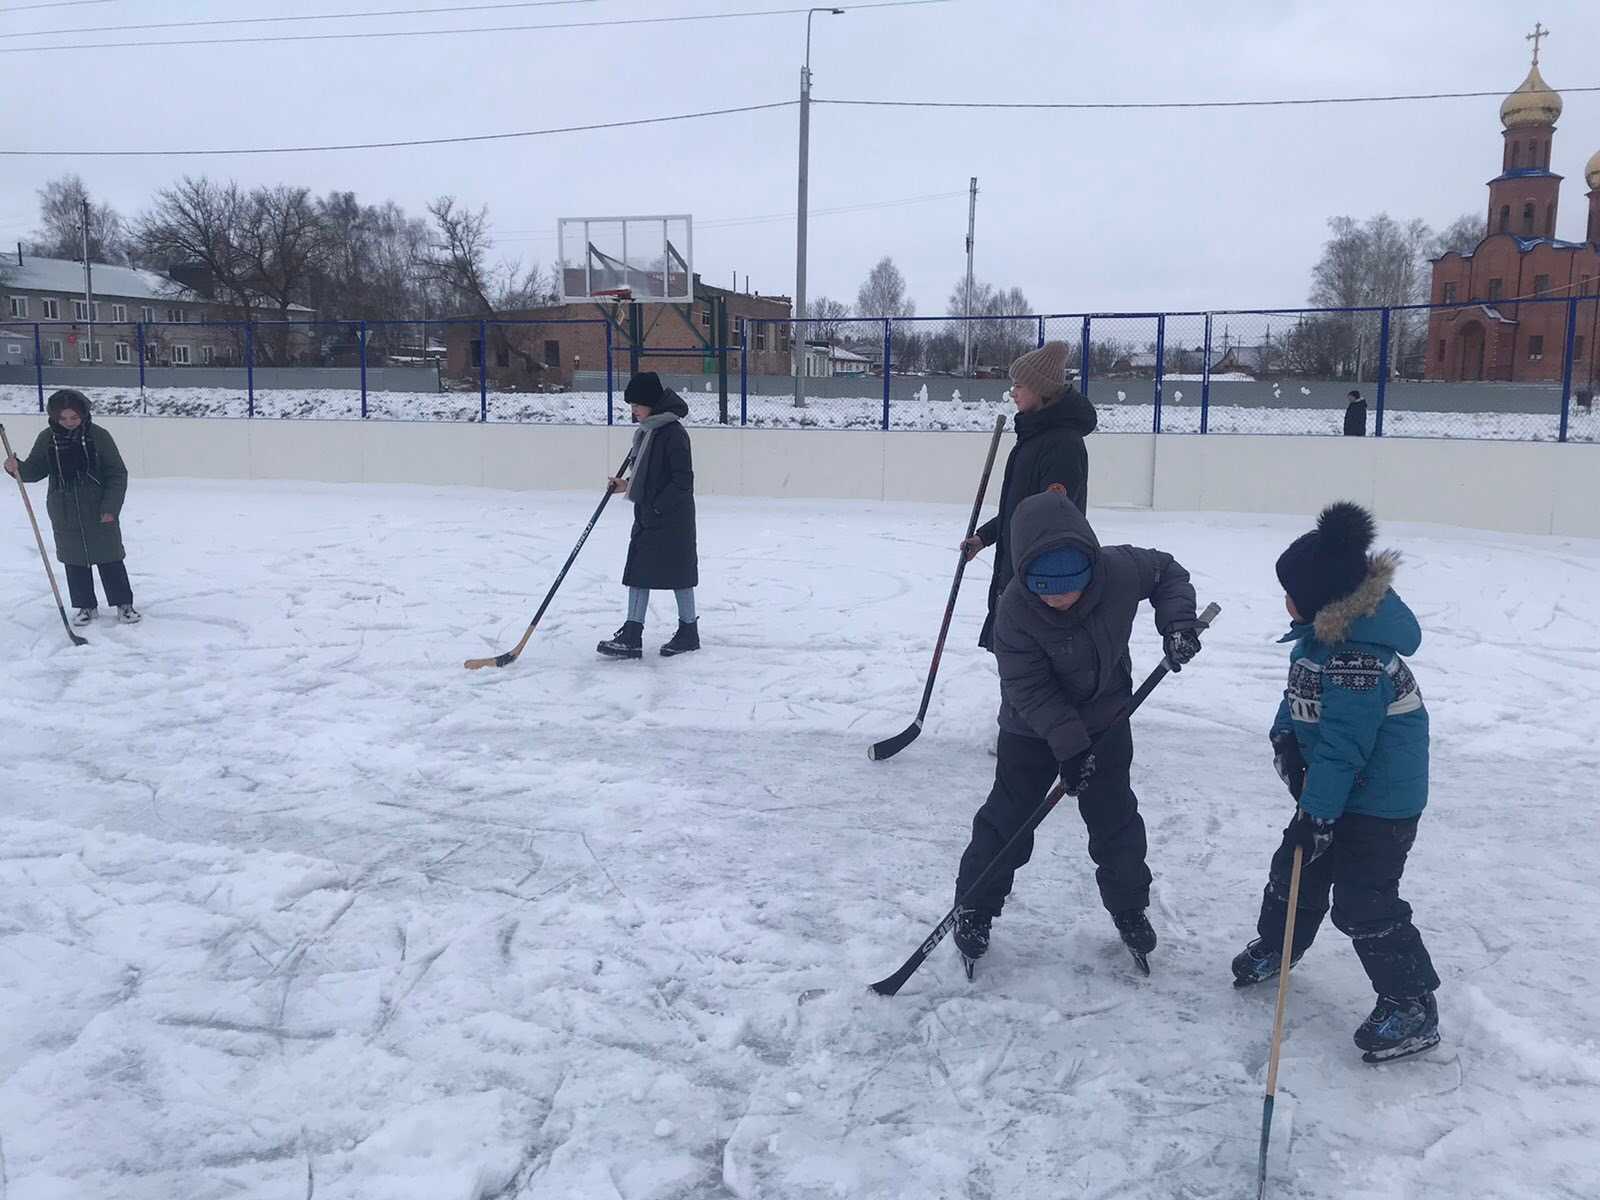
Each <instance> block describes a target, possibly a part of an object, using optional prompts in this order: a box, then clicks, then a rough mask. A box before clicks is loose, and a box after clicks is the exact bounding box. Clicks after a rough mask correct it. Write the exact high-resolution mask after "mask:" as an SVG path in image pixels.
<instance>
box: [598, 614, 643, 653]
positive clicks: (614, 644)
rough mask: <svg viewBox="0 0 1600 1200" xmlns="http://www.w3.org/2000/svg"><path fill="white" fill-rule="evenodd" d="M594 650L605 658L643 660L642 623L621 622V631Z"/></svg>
mask: <svg viewBox="0 0 1600 1200" xmlns="http://www.w3.org/2000/svg"><path fill="white" fill-rule="evenodd" d="M595 649H596V650H597V651H599V652H600V653H601V654H604V655H605V656H606V657H607V658H643V657H644V622H643V621H625V622H623V625H622V628H621V629H619V630H617V632H616V633H614V634H613V635H612V636H611V637H610V638H609V639H607V640H606V641H603V642H601V643H600V644H599V645H598V646H596V647H595Z"/></svg>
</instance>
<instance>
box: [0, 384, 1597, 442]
mask: <svg viewBox="0 0 1600 1200" xmlns="http://www.w3.org/2000/svg"><path fill="white" fill-rule="evenodd" d="M1179 382H1181V381H1179ZM1168 385H1169V386H1168V388H1167V391H1166V393H1165V400H1164V402H1163V404H1162V409H1161V428H1162V431H1163V432H1165V433H1199V432H1200V406H1199V399H1200V389H1199V388H1198V386H1191V387H1188V388H1184V387H1181V386H1174V385H1173V381H1171V380H1169V381H1168ZM879 386H880V387H881V386H882V385H881V384H880V385H879ZM1261 386H1262V389H1263V400H1264V401H1265V396H1266V395H1267V394H1268V393H1269V392H1270V393H1272V394H1274V395H1276V394H1277V393H1276V392H1273V385H1272V384H1269V383H1263V384H1262V385H1261ZM48 387H49V384H46V388H48ZM1149 388H1150V384H1149V383H1148V381H1130V380H1107V381H1105V382H1103V383H1101V384H1098V385H1096V386H1095V388H1094V400H1095V404H1096V407H1097V409H1098V411H1099V415H1100V429H1101V430H1102V431H1105V432H1109V433H1149V432H1150V431H1151V429H1152V428H1153V427H1154V422H1155V409H1154V406H1153V405H1151V404H1147V403H1146V404H1141V403H1138V402H1137V401H1136V400H1134V399H1132V398H1133V397H1135V396H1137V395H1148V393H1149ZM926 390H927V389H925V388H924V389H923V393H924V395H925V393H926ZM84 391H85V392H86V393H87V394H88V395H89V398H90V401H91V403H92V404H93V405H94V408H95V411H96V412H100V413H108V414H144V415H152V416H169V417H243V416H246V415H248V414H249V413H250V411H251V408H250V396H249V394H248V393H246V392H245V391H244V390H242V389H239V390H229V389H225V388H147V389H145V390H144V391H143V392H141V391H140V390H139V389H138V388H85V389H84ZM686 398H687V400H688V402H689V409H690V415H689V419H690V421H691V423H693V424H695V425H715V424H717V423H718V419H719V417H720V415H721V413H720V410H719V404H718V397H717V396H716V395H715V394H711V393H708V392H704V391H694V392H691V393H689V394H688V395H687V397H686ZM487 400H488V409H489V420H491V421H514V422H520V423H524V424H546V423H550V424H558V425H604V424H605V423H606V394H605V393H604V392H603V391H600V392H552V393H537V392H490V393H489V394H488V397H487ZM482 407H483V398H482V397H480V396H479V395H478V393H477V392H475V391H467V392H442V393H424V392H369V393H368V395H367V413H368V416H369V418H372V419H381V420H410V421H476V420H478V419H479V417H480V416H481V412H482ZM38 408H39V395H38V391H37V389H35V388H32V387H22V386H18V385H15V384H0V412H37V411H38ZM254 412H255V415H256V416H257V417H268V418H320V419H342V420H354V419H356V418H359V417H360V416H361V391H360V388H359V385H357V384H354V383H353V384H352V386H351V387H350V388H349V389H337V388H324V389H316V390H290V389H277V390H271V391H268V390H261V391H258V392H256V393H255V408H254ZM1002 412H1003V413H1006V414H1007V415H1014V414H1015V412H1016V409H1015V407H1014V406H1013V405H1012V404H1011V403H1010V401H1008V400H999V401H995V400H978V401H973V402H971V403H966V402H952V401H950V400H934V399H927V398H918V399H913V400H896V401H894V402H893V403H892V404H891V405H890V406H889V425H890V428H892V429H920V430H976V431H979V432H982V431H984V430H989V429H993V428H994V419H995V417H996V416H997V415H998V414H1000V413H1002ZM613 415H614V417H615V418H616V420H617V421H618V422H619V423H622V422H626V421H627V420H628V415H627V411H626V406H625V405H624V404H623V402H622V393H621V386H620V384H619V386H618V391H617V396H616V399H615V403H614V408H613ZM728 415H729V419H730V421H731V423H733V424H735V425H737V424H738V423H739V420H740V401H739V396H738V392H737V387H735V390H734V391H733V393H731V394H730V395H729V397H728ZM744 416H745V420H746V423H747V424H749V425H752V426H757V427H760V428H770V429H794V428H815V429H881V428H883V396H882V394H881V392H880V393H878V394H876V395H865V396H856V397H846V398H833V397H812V399H811V400H810V402H809V403H808V405H807V407H806V408H803V409H798V408H795V407H794V401H793V399H792V398H791V397H790V396H788V395H781V396H762V395H751V396H749V397H748V398H747V400H746V401H745V410H744ZM1568 425H1569V428H1568V432H1567V436H1568V437H1569V438H1570V439H1571V440H1572V441H1595V440H1597V439H1600V416H1597V415H1596V414H1595V413H1594V412H1592V411H1590V412H1585V411H1583V410H1582V409H1580V408H1578V407H1576V406H1574V407H1573V409H1572V412H1571V414H1570V418H1569V422H1568ZM1206 428H1207V430H1208V431H1209V432H1211V433H1271V434H1326V435H1331V436H1338V435H1341V434H1342V433H1343V432H1344V408H1343V407H1342V406H1341V407H1339V408H1277V407H1266V406H1263V407H1255V406H1252V405H1239V404H1214V405H1211V406H1210V407H1209V410H1208V415H1207V421H1206ZM1384 433H1385V435H1386V436H1393V437H1432V438H1477V439H1485V440H1502V441H1545V442H1553V441H1555V440H1556V439H1557V437H1558V436H1559V433H1560V415H1559V413H1557V412H1555V411H1553V410H1552V411H1551V412H1548V413H1498V412H1470V413H1469V412H1405V411H1399V410H1396V409H1393V408H1391V409H1389V410H1388V412H1386V413H1385V414H1384Z"/></svg>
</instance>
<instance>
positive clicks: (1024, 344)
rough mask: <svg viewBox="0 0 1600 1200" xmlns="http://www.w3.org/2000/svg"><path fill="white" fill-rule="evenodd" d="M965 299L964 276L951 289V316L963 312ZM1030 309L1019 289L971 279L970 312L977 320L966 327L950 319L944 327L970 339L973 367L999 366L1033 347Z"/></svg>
mask: <svg viewBox="0 0 1600 1200" xmlns="http://www.w3.org/2000/svg"><path fill="white" fill-rule="evenodd" d="M966 302H967V281H966V278H965V277H963V278H961V279H959V280H957V281H956V285H955V286H954V287H953V288H951V289H950V301H949V305H948V310H949V313H950V315H951V316H952V317H959V316H961V315H962V314H963V313H964V312H965V311H966ZM1032 311H1033V306H1032V305H1030V304H1029V303H1028V298H1027V296H1025V295H1023V293H1022V289H1021V288H996V287H994V286H993V285H992V284H989V283H986V282H984V281H983V280H980V279H975V280H973V282H972V315H973V317H974V318H977V319H975V320H973V321H972V322H971V325H972V328H971V329H970V330H968V329H965V328H964V326H965V325H966V324H967V322H965V321H951V322H950V324H949V325H948V326H947V327H946V328H947V329H948V330H949V331H950V332H951V333H953V334H954V335H955V336H956V337H957V338H958V339H966V338H968V337H970V338H971V344H972V364H973V365H974V366H1000V365H1005V364H1008V363H1010V362H1011V361H1012V360H1014V359H1015V358H1017V357H1018V356H1019V355H1021V354H1024V353H1026V352H1027V351H1028V350H1031V349H1032V348H1033V347H1034V344H1035V342H1036V341H1037V331H1038V323H1037V322H1036V321H1035V320H1034V318H1033V316H1032V315H1031V314H1032ZM1024 318H1025V319H1024Z"/></svg>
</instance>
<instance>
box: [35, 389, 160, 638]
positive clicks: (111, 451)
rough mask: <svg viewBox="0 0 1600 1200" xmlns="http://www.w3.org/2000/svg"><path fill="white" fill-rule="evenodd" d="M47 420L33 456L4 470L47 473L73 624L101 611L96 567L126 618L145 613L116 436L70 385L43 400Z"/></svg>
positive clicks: (43, 475)
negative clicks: (127, 544)
mask: <svg viewBox="0 0 1600 1200" xmlns="http://www.w3.org/2000/svg"><path fill="white" fill-rule="evenodd" d="M45 411H46V412H47V413H48V414H49V417H50V425H49V428H47V429H45V430H44V431H43V432H41V433H40V434H39V437H38V439H37V440H36V441H35V442H34V443H33V449H32V450H30V451H29V452H28V457H27V458H24V459H21V460H18V459H17V458H16V456H15V455H13V456H11V457H10V458H7V459H6V461H5V470H6V474H8V475H12V476H15V477H16V478H18V479H20V480H22V482H23V483H37V482H38V481H39V480H41V479H46V478H48V479H49V480H50V487H49V490H48V491H47V492H46V494H45V511H46V512H47V513H49V514H50V528H51V530H52V532H54V534H55V540H56V558H57V559H59V560H60V562H61V565H62V566H63V567H64V568H66V573H67V591H68V592H69V593H70V594H71V597H72V607H73V608H75V609H77V610H78V611H77V613H76V614H75V615H74V616H73V618H72V623H73V624H74V625H87V624H88V623H89V622H90V621H92V620H94V619H95V617H96V616H97V615H98V613H99V605H98V604H97V602H96V599H95V593H94V568H95V567H96V566H98V567H99V568H100V583H101V585H102V586H103V587H104V588H105V593H106V603H107V604H109V605H111V606H112V607H113V608H115V609H116V610H117V612H118V614H119V615H120V616H121V618H122V621H123V622H124V623H125V624H130V625H131V624H133V623H134V622H135V621H138V620H140V616H139V611H138V609H136V608H134V607H133V586H132V585H131V584H130V583H129V582H128V568H127V564H126V562H125V561H124V560H125V559H126V558H127V552H126V551H125V550H124V549H123V545H122V502H123V500H124V499H125V498H126V496H127V494H128V468H127V466H126V465H124V463H123V461H122V454H121V452H120V451H119V450H118V449H117V443H116V439H114V438H113V437H112V436H111V434H110V433H109V432H107V431H106V430H105V429H103V428H101V427H100V426H99V425H96V424H95V423H94V421H93V420H92V419H91V418H90V415H89V398H88V397H87V396H85V395H84V394H83V393H82V392H79V391H76V390H74V389H72V388H63V389H62V390H60V391H58V392H55V393H54V394H52V395H51V397H50V399H49V400H48V401H47V402H46V404H45Z"/></svg>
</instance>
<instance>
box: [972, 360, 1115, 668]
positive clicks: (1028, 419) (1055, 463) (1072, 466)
mask: <svg viewBox="0 0 1600 1200" xmlns="http://www.w3.org/2000/svg"><path fill="white" fill-rule="evenodd" d="M1011 383H1012V387H1011V401H1012V403H1013V404H1015V405H1016V406H1017V424H1016V429H1017V444H1016V445H1015V446H1014V447H1013V448H1012V450H1011V454H1010V456H1009V457H1008V458H1007V459H1006V472H1005V481H1004V482H1003V483H1002V484H1001V485H1000V512H999V513H998V514H997V515H996V516H995V517H994V519H993V520H991V521H988V522H986V523H985V524H984V525H982V526H980V527H979V529H978V531H977V533H975V534H974V535H973V536H972V537H970V538H968V539H967V540H966V541H964V542H962V543H961V546H962V550H963V551H964V552H965V554H966V556H967V561H968V562H971V561H972V559H973V558H974V557H976V556H977V554H978V553H979V552H980V551H982V550H983V549H984V548H985V547H987V546H994V547H996V550H995V556H994V575H993V576H992V577H991V578H990V580H989V615H988V617H987V618H986V619H985V620H984V623H983V632H982V633H980V634H979V635H978V645H980V646H982V647H983V648H984V649H985V650H993V649H994V614H995V607H996V605H998V604H999V602H1000V596H1001V593H1003V592H1004V591H1005V590H1006V585H1007V584H1009V583H1010V582H1011V576H1012V569H1011V554H1010V547H1009V545H1008V544H1007V539H1008V537H1009V535H1010V530H1011V519H1012V517H1014V516H1015V515H1016V511H1017V505H1019V504H1021V503H1022V502H1023V501H1024V500H1026V499H1027V498H1028V497H1029V496H1037V495H1038V494H1039V493H1040V492H1047V491H1054V492H1062V493H1064V494H1065V495H1066V497H1067V498H1068V499H1069V500H1071V501H1072V502H1073V503H1074V504H1075V505H1077V506H1078V511H1079V512H1083V511H1084V510H1085V509H1087V508H1088V505H1089V451H1088V449H1087V447H1085V446H1084V444H1083V439H1084V438H1085V437H1086V436H1088V435H1089V434H1091V433H1093V432H1094V428H1095V425H1096V424H1097V422H1098V420H1099V418H1098V417H1097V415H1096V414H1095V411H1094V405H1092V404H1090V403H1089V401H1088V400H1086V399H1085V398H1084V396H1083V394H1082V393H1081V392H1079V391H1078V389H1077V388H1075V387H1073V386H1072V384H1070V383H1068V382H1067V344H1066V343H1065V342H1046V343H1045V344H1044V345H1043V346H1040V347H1039V348H1038V349H1037V350H1030V351H1029V352H1028V353H1026V354H1024V355H1023V356H1022V357H1021V358H1019V359H1017V361H1016V362H1014V363H1012V364H1011Z"/></svg>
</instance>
